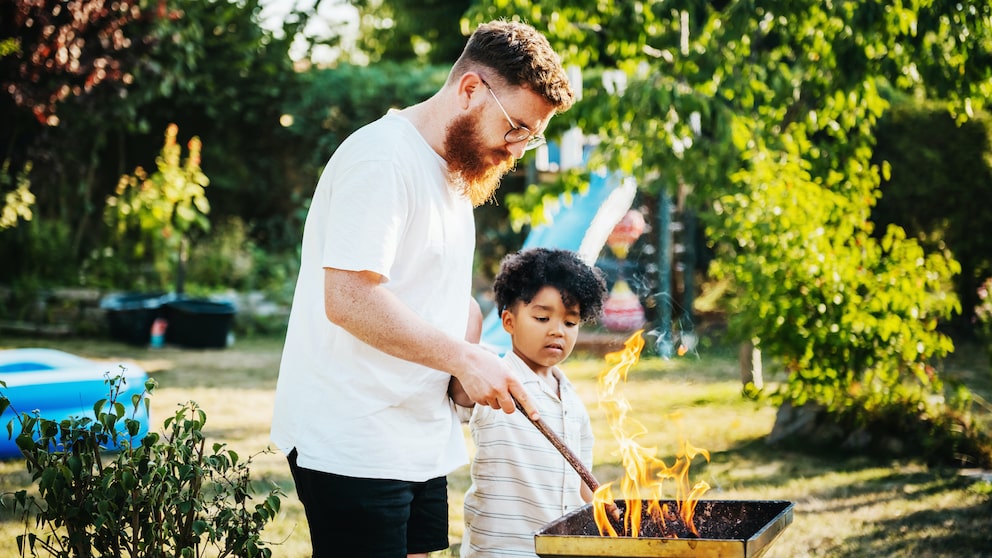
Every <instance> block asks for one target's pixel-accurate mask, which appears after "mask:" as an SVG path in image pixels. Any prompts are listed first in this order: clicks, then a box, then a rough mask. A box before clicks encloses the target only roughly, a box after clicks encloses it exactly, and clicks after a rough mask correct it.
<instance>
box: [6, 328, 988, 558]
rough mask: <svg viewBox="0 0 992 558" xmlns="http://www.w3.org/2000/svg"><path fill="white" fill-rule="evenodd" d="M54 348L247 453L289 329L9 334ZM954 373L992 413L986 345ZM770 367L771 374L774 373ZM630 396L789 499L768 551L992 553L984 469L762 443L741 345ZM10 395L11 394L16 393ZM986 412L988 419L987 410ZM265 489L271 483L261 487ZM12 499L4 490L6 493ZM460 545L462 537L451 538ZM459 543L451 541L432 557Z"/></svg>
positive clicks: (258, 473) (603, 432)
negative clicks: (158, 341) (194, 415)
mask: <svg viewBox="0 0 992 558" xmlns="http://www.w3.org/2000/svg"><path fill="white" fill-rule="evenodd" d="M24 346H39V347H53V348H59V349H62V350H65V351H68V352H71V353H75V354H78V355H81V356H85V357H89V358H94V359H98V360H99V359H125V360H131V361H134V362H136V363H138V364H139V365H141V366H142V367H143V368H144V369H145V370H147V371H149V373H150V375H151V376H152V377H154V378H155V379H156V380H157V381H158V383H159V389H158V390H157V391H156V393H155V397H154V399H153V405H152V413H153V415H152V416H153V419H152V420H153V427H156V428H161V421H162V420H163V419H164V418H165V417H166V416H169V415H171V414H172V413H173V412H174V411H175V409H176V405H178V404H179V403H181V402H184V401H187V400H194V401H196V402H197V403H199V405H200V406H201V407H202V408H203V409H204V411H205V412H206V414H207V425H206V428H205V431H206V432H207V433H208V434H209V435H210V436H211V437H212V438H213V440H214V441H223V442H225V443H227V444H228V445H229V446H230V447H231V448H232V449H235V450H237V451H239V452H240V453H241V454H242V455H245V454H255V453H258V452H262V451H263V450H265V448H266V447H267V446H268V443H269V441H268V427H269V421H270V419H271V413H272V395H273V390H274V388H275V381H276V374H277V370H278V364H279V351H280V349H281V341H280V340H273V339H247V340H239V341H238V343H237V344H236V345H235V346H233V347H230V348H228V349H223V350H181V349H177V348H165V349H160V350H152V349H145V348H135V347H130V346H126V345H122V344H118V343H113V342H108V341H102V340H51V339H29V338H21V339H17V338H14V339H10V338H7V339H5V340H3V341H0V349H4V348H13V347H24ZM604 367H605V364H604V362H603V361H602V360H601V359H600V358H598V357H595V356H589V355H576V356H574V357H573V358H572V359H571V360H570V361H569V362H568V363H567V366H566V369H567V371H568V373H569V376H570V377H571V378H572V380H573V383H575V384H576V386H577V387H578V389H579V391H580V393H581V394H582V396H583V398H584V399H585V401H586V402H587V405H588V408H589V411H590V414H591V415H592V417H593V423H594V428H595V431H596V436H597V445H596V451H595V464H596V465H595V467H594V468H593V473H594V474H595V475H596V477H597V479H598V480H600V482H608V481H612V480H617V479H618V478H619V474H620V468H619V464H618V459H617V457H616V456H615V455H614V453H613V452H614V449H615V448H616V443H615V441H614V440H613V439H612V436H611V435H610V433H609V430H608V425H607V421H606V417H605V416H604V413H603V411H602V410H601V409H599V407H598V405H597V393H596V377H597V375H598V374H599V373H600V372H601V371H602V370H603V368H604ZM941 370H942V371H944V370H946V377H947V378H948V379H949V380H952V381H962V382H964V383H965V384H966V385H968V386H969V387H971V388H972V389H973V390H974V391H975V393H976V394H977V395H978V397H979V398H978V399H977V400H976V401H977V403H976V407H977V408H976V410H977V411H980V412H982V413H983V415H984V416H986V417H987V416H988V415H989V414H990V413H989V412H988V411H989V409H988V407H987V403H986V401H988V400H990V399H992V370H990V368H989V362H988V358H987V356H985V354H984V353H983V352H981V351H979V350H977V349H975V348H965V349H963V350H959V354H958V355H955V358H953V359H949V360H948V361H947V362H945V363H943V364H942V365H941ZM780 379H781V378H777V377H776V375H775V372H774V371H769V370H767V369H766V381H767V382H769V383H774V381H776V380H780ZM624 395H625V397H626V398H627V399H628V401H630V403H631V405H632V407H633V411H632V414H633V416H634V417H635V418H637V419H638V420H639V421H641V422H642V423H643V424H644V425H645V427H646V429H647V431H648V434H646V435H645V436H644V437H643V438H642V439H641V440H640V442H641V444H642V445H644V446H656V447H657V455H658V456H659V457H661V458H663V459H664V460H665V461H666V462H669V463H670V462H671V460H672V457H671V456H672V455H673V454H674V452H675V449H676V444H677V441H678V440H679V439H680V438H682V437H684V438H685V439H686V440H688V441H689V442H691V443H692V444H694V445H696V446H698V447H701V448H705V449H707V450H709V451H710V452H711V461H710V462H709V463H707V462H706V461H705V460H703V459H702V458H697V459H695V460H694V461H693V464H692V468H691V470H690V480H691V481H693V482H695V481H699V480H704V481H706V482H707V483H709V484H710V485H711V486H712V489H711V490H710V492H708V493H707V494H706V495H705V497H706V498H712V499H726V500H734V499H745V500H750V499H754V500H789V501H791V502H793V503H794V504H795V508H794V519H793V523H792V524H791V525H790V526H789V527H788V528H787V529H786V530H785V531H784V532H783V533H782V535H781V536H780V537H779V538H778V539H777V540H776V541H775V542H774V543H773V544H772V545H771V546H770V547H769V549H768V552H767V553H766V554H765V556H768V557H788V558H793V557H804V556H843V557H848V556H872V557H882V556H884V557H910V556H913V557H921V556H923V557H938V556H946V557H952V556H953V557H958V556H969V557H973V556H992V520H990V518H992V482H990V480H989V476H988V474H987V472H986V476H985V477H984V478H983V477H982V476H980V475H972V476H969V475H963V474H961V471H957V470H951V469H930V468H927V467H926V466H924V465H923V464H921V463H917V462H912V461H885V462H883V461H879V460H877V459H869V458H867V457H861V456H830V455H815V454H808V453H797V452H789V451H783V450H779V449H775V448H772V447H769V446H767V445H766V444H765V443H764V441H763V437H764V436H765V435H766V434H768V432H770V430H771V427H772V424H773V423H774V420H775V409H774V408H772V407H769V406H767V405H765V404H761V403H756V402H753V401H748V400H745V399H743V398H742V397H741V396H740V382H739V377H738V369H737V362H736V351H721V350H719V349H704V350H701V355H700V356H698V357H697V356H695V355H694V356H691V357H684V358H679V359H674V360H660V359H656V358H645V359H643V360H642V361H641V362H640V363H638V365H637V366H636V367H635V369H634V370H633V371H631V373H630V375H629V377H628V381H627V384H626V386H625V390H624ZM15 404H16V402H15ZM986 424H988V423H987V422H986ZM252 472H253V478H255V479H256V480H258V481H259V482H260V483H261V484H262V485H264V484H265V483H276V484H278V485H279V486H281V487H283V489H284V490H285V491H286V492H287V493H288V496H287V497H286V498H284V500H283V511H282V513H281V514H280V517H279V518H278V519H277V520H276V521H275V522H273V523H271V524H270V525H269V526H268V527H267V528H266V530H265V536H266V538H267V539H268V540H269V541H270V544H271V545H272V547H273V554H274V555H275V556H279V557H286V558H297V557H303V556H308V555H309V550H310V547H309V542H308V534H307V525H306V518H305V517H304V514H303V510H302V507H301V506H300V504H299V501H298V500H297V499H296V495H295V492H294V491H293V485H292V480H291V478H290V475H289V470H288V467H287V466H286V462H285V460H284V459H283V457H282V456H281V455H279V454H260V455H257V456H256V457H255V462H254V467H253V468H252ZM449 481H450V483H449V484H450V504H451V530H450V531H451V537H450V538H451V542H452V544H453V545H457V544H458V542H459V541H460V539H461V533H462V511H461V503H462V494H463V493H464V491H465V489H466V488H468V484H469V478H468V468H467V467H463V468H462V469H459V470H458V471H456V472H455V473H453V474H452V475H451V476H450V477H449ZM23 488H28V489H30V478H29V477H28V475H27V474H26V473H25V472H24V466H23V462H22V461H20V460H11V461H4V462H0V493H3V494H9V493H10V492H12V491H15V490H20V489H23ZM263 488H264V486H263ZM5 499H6V497H5ZM22 531H23V524H22V523H21V522H20V521H19V520H18V518H16V517H14V516H12V514H11V513H10V512H9V511H8V510H7V509H0V556H16V555H17V553H16V547H15V545H14V537H15V536H16V535H17V534H19V533H21V532H22ZM453 548H454V547H453ZM451 555H456V554H455V553H453V552H452V551H449V552H444V553H438V556H439V557H440V556H451Z"/></svg>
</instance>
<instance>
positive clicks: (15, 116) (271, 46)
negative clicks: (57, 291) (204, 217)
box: [0, 0, 312, 284]
mask: <svg viewBox="0 0 992 558" xmlns="http://www.w3.org/2000/svg"><path fill="white" fill-rule="evenodd" d="M0 10H3V11H2V13H3V15H4V17H3V18H0V31H2V35H0V45H3V46H2V48H0V65H2V66H3V69H4V73H3V74H2V75H3V79H4V80H5V82H4V92H3V93H2V94H0V118H2V119H3V121H4V122H5V124H6V123H9V125H5V126H4V127H3V128H0V152H2V153H3V159H4V160H5V161H8V162H7V164H6V165H5V166H4V170H5V177H4V178H3V180H0V188H2V190H0V193H4V194H7V193H8V192H10V191H15V192H16V190H15V189H14V188H15V185H20V184H28V185H29V193H30V195H31V196H32V197H33V202H34V203H33V205H32V206H31V213H32V215H33V220H32V221H31V222H25V221H24V220H23V219H21V220H19V221H18V223H17V225H16V226H14V227H10V228H7V229H5V231H4V234H3V236H2V237H0V239H2V242H0V257H3V258H4V259H6V260H7V261H17V262H21V263H22V264H23V265H24V266H26V267H19V266H4V270H3V271H0V281H6V282H18V281H23V280H25V279H27V278H30V277H44V278H45V280H47V281H51V282H56V283H61V284H66V283H69V284H73V283H79V282H81V281H85V277H82V276H81V275H80V274H79V273H77V272H76V270H77V269H80V268H85V267H86V265H85V263H86V260H87V259H88V258H91V257H93V255H94V254H99V253H100V250H101V249H102V248H103V244H104V243H105V242H106V234H105V229H104V226H103V222H102V219H101V216H102V213H103V206H104V202H105V200H106V198H107V196H108V195H110V194H112V193H113V191H114V187H115V186H116V184H117V181H118V178H119V177H120V176H121V175H122V174H123V173H125V172H128V170H130V169H134V168H136V167H139V166H141V167H145V168H148V167H150V166H152V165H153V164H154V156H155V153H157V151H158V149H157V148H158V146H160V145H161V143H160V138H161V135H160V134H161V133H162V131H163V130H165V129H166V127H167V126H168V124H169V123H172V122H175V123H178V124H179V125H180V127H181V129H182V130H183V131H184V132H185V133H188V134H190V135H191V136H198V137H200V138H201V139H202V141H203V146H204V149H203V152H202V161H203V162H202V164H203V168H204V172H205V173H206V174H208V175H210V176H211V181H212V186H213V188H212V199H213V200H214V201H215V211H214V215H215V216H216V217H217V218H219V219H222V218H227V217H230V216H232V215H236V216H239V217H244V218H245V219H246V221H247V222H248V223H249V225H250V226H251V227H252V228H253V229H256V230H257V235H256V236H257V238H258V239H259V241H260V242H261V243H263V244H265V243H273V244H276V245H278V244H279V243H280V242H288V241H287V239H292V242H293V243H294V244H295V241H296V229H295V227H294V226H293V222H291V221H289V220H287V219H286V217H285V216H286V215H291V214H292V213H293V211H295V210H296V208H297V207H298V206H299V204H300V197H294V195H293V192H294V191H295V190H294V188H295V185H294V184H292V183H290V184H287V183H286V177H287V175H290V176H291V175H292V172H291V170H292V169H293V168H294V167H295V166H296V163H297V161H298V160H299V151H300V149H299V145H298V144H294V143H293V142H292V135H290V134H288V133H287V132H286V130H285V127H284V126H283V125H281V124H280V119H281V117H282V115H283V105H284V102H285V99H286V98H287V97H288V96H290V95H291V94H292V92H294V91H295V90H296V87H295V84H296V80H297V78H298V74H297V72H296V71H295V69H294V67H293V63H292V60H291V59H290V57H289V55H288V50H289V44H290V41H291V40H292V38H293V37H294V36H295V35H296V34H297V32H298V31H299V30H300V29H301V28H302V27H303V26H305V25H306V21H307V17H306V16H305V15H300V17H295V18H293V17H291V18H289V19H287V23H286V24H285V25H284V26H283V29H282V32H281V33H279V34H276V33H273V32H271V31H267V30H265V29H263V28H261V27H260V26H259V25H258V19H259V14H260V10H261V5H260V2H259V1H257V0H249V1H247V2H226V1H225V2H199V1H193V0H137V1H133V2H114V3H111V2H103V1H97V0H90V1H85V2H71V3H65V2H58V1H55V0H32V1H30V2H19V1H18V2H14V1H12V0H0ZM10 14H12V15H11V17H9V18H8V17H7V16H8V15H10ZM15 15H16V17H15ZM53 95H54V96H53ZM38 115H41V116H43V118H40V117H39V116H38ZM27 169H30V172H27ZM273 185H279V187H278V188H273ZM306 187H312V184H307V185H306ZM299 188H300V189H302V188H303V186H299ZM26 199H28V198H26V197H25V196H23V195H20V194H17V198H16V201H18V203H19V204H20V207H22V208H23V207H24V206H25V203H24V200H26ZM56 238H57V239H59V242H58V243H55V242H54V240H53V239H56ZM49 257H50V258H51V259H52V263H51V265H50V264H49V263H46V262H47V259H46V258H49ZM66 263H69V265H66Z"/></svg>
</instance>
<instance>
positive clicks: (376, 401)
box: [272, 22, 574, 557]
mask: <svg viewBox="0 0 992 558" xmlns="http://www.w3.org/2000/svg"><path fill="white" fill-rule="evenodd" d="M573 101H574V94H573V93H572V90H571V88H570V86H569V84H568V80H567V77H566V75H565V72H564V70H563V69H562V67H561V62H560V59H559V57H558V56H557V55H556V54H555V53H554V51H553V50H552V49H551V47H550V45H549V44H548V42H547V40H546V39H545V38H544V37H543V36H542V35H541V34H540V33H538V32H537V31H536V30H535V29H534V28H533V27H531V26H529V25H525V24H520V23H511V22H490V23H487V24H484V25H481V26H480V27H479V28H478V29H477V30H476V31H475V32H474V33H473V34H472V36H471V37H470V38H469V40H468V43H467V44H466V47H465V50H464V51H463V52H462V54H461V56H460V57H459V59H458V60H457V61H456V62H455V64H454V66H453V67H452V69H451V72H450V74H449V76H448V79H447V81H446V82H445V84H444V86H443V87H442V88H441V89H440V90H439V91H438V92H437V93H435V94H434V95H433V96H432V97H431V98H429V99H427V100H426V101H424V102H422V103H419V104H417V105H414V106H411V107H407V108H405V109H402V110H399V111H390V112H389V113H388V114H386V115H385V116H383V117H382V118H381V119H379V120H377V121H376V122H373V123H371V124H369V125H367V126H365V127H363V128H362V129H360V130H358V131H357V132H355V133H354V134H352V135H351V136H350V137H349V138H348V139H347V140H346V141H345V142H344V143H342V144H341V146H340V147H339V148H338V149H337V151H336V152H335V153H334V155H333V156H332V157H331V159H330V161H329V162H328V164H327V167H326V168H325V169H324V172H323V174H322V175H321V177H320V180H319V181H318V183H317V188H316V191H315V192H314V196H313V200H312V203H311V206H310V213H309V215H308V216H307V221H306V226H305V229H304V233H303V250H302V265H301V269H300V274H299V279H298V282H297V286H296V293H295V295H294V299H293V307H292V311H291V314H290V321H289V329H288V331H287V334H286V344H285V348H284V350H283V358H282V363H281V365H280V371H279V381H278V386H277V388H276V402H275V412H274V417H273V424H272V440H273V442H274V443H275V444H276V445H277V446H278V447H279V448H280V449H281V450H282V451H283V452H285V453H286V454H287V456H288V459H289V462H290V469H291V471H292V472H293V478H294V481H295V482H296V489H297V493H298V494H299V497H300V500H301V501H302V502H303V506H304V509H305V510H306V514H307V519H308V522H309V524H310V535H311V541H312V544H313V550H314V556H316V557H326V556H334V555H339V556H362V557H373V556H382V557H401V556H406V555H420V556H426V554H427V553H428V552H430V551H434V550H440V549H443V548H446V547H447V546H448V543H447V529H448V525H447V487H446V486H447V481H446V478H445V475H446V474H447V473H449V472H451V471H452V470H454V469H456V468H458V467H460V466H462V465H464V464H465V463H466V462H467V456H466V451H465V446H464V440H463V437H462V430H461V426H460V424H459V421H458V419H457V417H456V416H455V414H454V410H453V407H452V404H451V402H450V400H449V399H448V396H447V388H448V383H449V380H450V379H451V376H454V377H456V378H458V380H459V381H460V383H461V385H462V387H463V388H464V390H465V392H466V393H467V394H468V396H469V397H470V398H471V399H472V400H473V401H475V402H476V403H478V404H480V405H487V406H490V407H493V408H494V409H502V410H503V411H504V412H506V413H512V412H513V411H514V402H513V399H514V398H516V399H517V401H519V402H520V404H521V405H522V406H523V408H524V409H526V410H527V412H528V413H531V414H532V415H534V416H536V412H534V409H535V406H534V405H533V404H532V402H531V399H530V398H529V397H528V396H527V392H526V391H525V390H524V388H523V387H522V385H521V384H520V382H519V381H517V380H516V379H515V377H514V375H513V373H512V372H511V371H510V369H509V368H508V367H507V365H506V364H504V363H503V362H502V361H501V360H500V358H499V357H498V356H497V355H495V354H493V353H491V352H489V351H486V350H485V349H483V348H481V347H479V346H478V345H477V344H474V343H470V342H469V341H466V337H468V338H472V337H477V335H478V332H479V328H480V327H481V320H482V314H481V312H480V311H479V308H478V305H477V304H476V303H475V301H474V299H472V293H471V273H472V259H473V255H474V249H475V224H474V220H473V215H472V208H473V207H474V206H477V205H479V204H482V203H484V202H486V201H487V200H489V199H490V198H491V197H492V195H493V192H494V191H495V190H496V188H497V187H498V185H499V180H500V178H501V177H502V176H503V175H504V174H505V173H506V172H507V171H509V170H510V169H512V168H513V166H514V164H515V162H516V160H517V159H519V158H521V157H523V155H524V152H525V151H526V150H527V149H529V148H531V147H535V146H537V145H540V144H541V143H542V142H543V141H544V138H543V136H542V135H541V133H542V132H543V131H544V129H545V128H546V127H547V125H548V121H549V120H550V119H551V117H552V116H553V115H554V114H555V113H556V112H561V111H564V110H567V109H568V108H569V107H570V106H571V105H572V103H573Z"/></svg>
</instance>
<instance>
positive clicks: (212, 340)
mask: <svg viewBox="0 0 992 558" xmlns="http://www.w3.org/2000/svg"><path fill="white" fill-rule="evenodd" d="M236 313H237V306H235V304H234V303H233V302H224V301H217V300H211V299H207V298H177V299H175V300H170V301H168V302H166V303H165V304H164V305H163V316H164V317H165V320H166V322H167V323H168V325H167V326H166V329H165V342H166V343H170V344H175V345H180V346H183V347H191V348H202V349H220V348H223V347H226V346H228V344H229V341H228V340H229V339H230V337H231V326H232V325H233V324H234V315H235V314H236Z"/></svg>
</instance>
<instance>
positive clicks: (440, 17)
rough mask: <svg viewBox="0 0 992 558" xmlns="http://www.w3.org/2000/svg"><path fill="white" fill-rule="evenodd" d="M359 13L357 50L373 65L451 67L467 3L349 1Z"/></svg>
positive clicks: (445, 0) (459, 46) (458, 48)
mask: <svg viewBox="0 0 992 558" xmlns="http://www.w3.org/2000/svg"><path fill="white" fill-rule="evenodd" d="M351 3H352V4H353V5H354V6H355V7H356V8H358V12H359V16H360V17H359V27H360V29H359V34H358V40H357V47H358V49H359V50H361V51H362V52H363V53H365V54H366V55H367V56H368V57H369V59H370V60H371V61H373V62H377V61H379V60H390V61H394V62H409V61H417V62H421V63H429V64H448V65H450V64H452V63H454V61H455V59H456V58H458V55H459V54H461V50H462V47H463V46H464V45H465V36H463V35H462V34H461V33H459V32H458V30H459V27H460V26H459V20H460V19H461V16H462V14H463V13H465V10H467V9H468V7H469V6H470V5H471V4H472V2H471V1H470V0H426V1H425V0H353V1H352V2H351Z"/></svg>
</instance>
